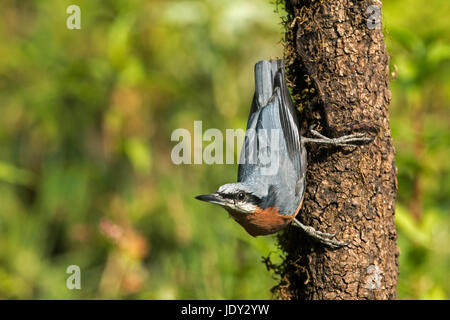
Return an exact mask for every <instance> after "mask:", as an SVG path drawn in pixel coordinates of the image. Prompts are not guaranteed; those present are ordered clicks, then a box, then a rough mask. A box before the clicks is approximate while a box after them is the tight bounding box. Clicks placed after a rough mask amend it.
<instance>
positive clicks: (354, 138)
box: [302, 126, 373, 147]
mask: <svg viewBox="0 0 450 320" xmlns="http://www.w3.org/2000/svg"><path fill="white" fill-rule="evenodd" d="M309 131H310V132H311V134H312V135H313V136H315V137H316V138H307V137H302V142H304V143H307V142H314V143H325V144H332V145H335V146H341V147H357V145H355V144H353V142H357V143H367V142H371V141H373V138H371V137H366V136H365V135H366V134H365V133H355V134H350V135H346V136H342V137H339V138H328V137H326V136H324V135H323V134H321V133H319V132H318V131H316V130H314V126H311V127H310V128H309Z"/></svg>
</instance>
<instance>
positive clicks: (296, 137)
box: [238, 60, 306, 191]
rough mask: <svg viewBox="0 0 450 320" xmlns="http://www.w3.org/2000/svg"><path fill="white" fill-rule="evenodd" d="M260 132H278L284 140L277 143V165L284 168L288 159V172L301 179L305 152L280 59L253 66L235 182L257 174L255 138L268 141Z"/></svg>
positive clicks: (261, 62) (257, 142) (256, 145)
mask: <svg viewBox="0 0 450 320" xmlns="http://www.w3.org/2000/svg"><path fill="white" fill-rule="evenodd" d="M261 129H266V130H267V129H277V130H281V132H280V133H281V134H280V135H279V140H280V141H281V140H283V141H281V142H282V143H280V144H279V152H280V159H279V160H280V162H279V163H280V164H282V165H285V164H286V160H285V159H284V158H285V157H286V156H288V157H289V159H290V165H292V166H293V170H292V171H290V172H291V173H292V172H294V175H295V179H296V180H299V179H301V178H304V175H305V171H306V150H305V149H304V147H303V146H302V144H301V136H300V126H299V123H298V119H297V116H296V111H295V107H294V104H293V102H292V99H291V97H290V95H289V91H288V89H287V86H286V80H285V75H284V63H283V60H271V61H260V62H258V63H257V64H256V65H255V95H254V98H253V102H252V108H251V111H250V115H249V119H248V123H247V133H246V137H245V140H244V144H243V147H242V151H241V159H240V165H239V170H238V181H245V180H246V179H248V178H250V177H254V176H255V175H257V174H259V173H260V172H257V173H255V169H256V168H257V167H258V166H257V165H256V164H255V160H257V159H255V157H256V158H257V156H258V153H260V151H261V150H259V149H258V148H259V147H260V144H261V143H260V139H255V136H257V137H263V138H264V134H265V135H267V137H268V138H269V140H267V141H268V142H269V141H270V138H271V135H270V134H267V133H265V132H264V131H261ZM255 130H256V134H255ZM263 140H264V139H263ZM297 189H298V188H297ZM302 191H303V190H302Z"/></svg>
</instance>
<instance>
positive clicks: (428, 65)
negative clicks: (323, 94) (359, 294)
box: [0, 0, 450, 299]
mask: <svg viewBox="0 0 450 320" xmlns="http://www.w3.org/2000/svg"><path fill="white" fill-rule="evenodd" d="M71 4H77V5H79V6H80V8H81V30H68V29H67V27H66V19H67V18H68V16H69V15H68V14H67V13H66V8H67V7H68V6H69V5H71ZM422 6H423V4H422V2H421V1H418V0H414V1H406V0H397V1H386V3H385V4H384V7H383V15H384V17H383V24H384V31H385V35H386V44H387V47H388V51H389V52H390V54H391V65H390V69H391V72H392V78H393V79H392V80H391V83H390V87H391V90H392V94H393V100H392V104H391V108H390V110H391V126H392V132H393V137H394V144H395V147H396V152H397V153H396V163H397V166H398V185H399V194H398V202H397V208H396V215H397V227H398V231H399V240H398V243H399V246H400V249H401V255H400V278H399V287H398V291H399V298H400V299H408V298H409V299H429V298H431V299H448V298H449V297H450V281H449V272H448V270H450V249H449V244H450V232H449V228H450V217H449V211H450V201H449V195H450V183H449V182H450V161H449V155H450V154H449V151H450V150H449V148H450V132H449V130H448V128H449V126H450V112H449V111H450V106H449V103H448V102H449V101H450V76H449V74H450V72H449V71H450V69H449V66H450V45H449V43H450V42H449V38H450V31H449V30H450V23H449V22H448V19H447V16H448V13H449V4H448V2H447V1H439V0H431V1H428V2H427V5H426V8H423V7H422ZM418 7H420V8H421V9H420V10H417V8H418ZM0 11H1V12H2V19H1V20H0V39H1V41H0V57H1V59H0V299H11V298H27V299H36V298H37V299H53V298H61V299H74V298H82V299H92V298H95V299H104V298H113V299H115V298H136V299H189V298H191V299H224V298H229V299H233V298H234V299H267V298H271V297H272V296H271V293H270V289H271V288H272V287H273V286H274V285H276V284H277V281H276V279H273V278H272V275H271V274H270V273H269V272H268V271H267V270H266V267H265V265H264V264H263V263H261V259H262V257H267V256H268V255H270V257H271V259H272V260H273V261H274V262H277V261H279V259H280V257H279V252H278V250H277V247H276V240H275V237H274V236H269V237H259V238H252V237H250V236H249V235H247V234H246V233H245V232H244V231H243V230H242V228H241V227H240V226H239V225H237V224H236V223H234V222H232V221H231V220H230V219H229V218H228V215H227V214H226V212H225V211H223V210H222V209H220V208H215V207H213V206H210V205H207V204H204V203H200V202H199V201H196V200H195V199H194V196H195V195H198V194H202V193H206V192H211V191H214V190H215V189H216V188H217V187H218V186H219V185H221V184H224V183H227V182H233V181H235V179H236V172H237V165H236V164H234V165H232V164H229V165H206V164H203V165H194V164H193V165H179V166H177V165H174V164H173V163H172V161H171V150H172V148H173V146H174V145H175V144H176V142H172V141H171V133H172V132H173V130H174V129H176V128H186V129H188V130H189V131H191V132H193V127H194V121H195V120H202V121H203V131H205V130H206V129H208V128H218V129H220V130H221V131H222V132H225V129H226V128H234V129H238V128H241V129H242V128H245V125H246V120H247V116H248V110H249V107H250V102H251V98H252V94H253V65H254V63H255V62H257V61H258V60H261V59H268V58H271V57H282V52H283V48H282V43H281V42H280V41H281V39H282V37H283V26H282V25H281V23H280V21H281V19H280V16H282V15H283V12H282V9H281V8H279V11H277V10H276V5H275V4H273V3H270V2H269V1H263V0H251V1H241V0H198V1H167V0H164V1H163V0H153V1H144V0H133V1H125V0H108V1H88V0H84V1H83V0H79V1H66V0H63V1H62V0H47V1H18V0H16V1H13V0H4V1H2V2H1V3H0ZM446 13H447V14H446ZM69 265H78V266H80V268H81V270H82V289H81V290H68V289H67V288H66V279H67V277H68V274H66V269H67V267H68V266H69Z"/></svg>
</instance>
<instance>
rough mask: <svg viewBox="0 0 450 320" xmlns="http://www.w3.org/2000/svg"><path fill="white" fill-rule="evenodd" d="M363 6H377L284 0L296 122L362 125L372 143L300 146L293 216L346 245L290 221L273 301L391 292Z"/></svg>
mask: <svg viewBox="0 0 450 320" xmlns="http://www.w3.org/2000/svg"><path fill="white" fill-rule="evenodd" d="M372 4H375V5H377V6H378V8H380V7H381V2H376V1H373V0H362V1H354V0H353V1H352V0H333V1H313V0H286V11H287V12H288V16H287V19H286V21H285V23H286V27H287V32H286V40H285V60H286V66H287V77H288V80H289V82H290V83H291V85H292V87H293V97H294V99H295V101H296V103H298V107H299V110H300V111H301V117H302V119H303V126H304V127H305V128H307V127H308V126H309V125H312V124H315V125H316V129H317V130H318V131H319V132H321V133H322V134H324V135H327V136H329V137H330V136H331V137H337V136H341V135H344V134H350V133H357V132H366V133H367V134H368V135H370V136H371V137H373V138H374V141H373V142H371V143H368V144H365V145H361V146H359V147H357V148H351V147H339V148H330V147H323V146H319V145H308V146H307V148H308V171H307V177H306V184H307V187H306V192H305V198H304V202H303V208H302V209H301V211H300V213H299V215H298V218H299V219H300V221H302V222H303V223H304V224H306V225H309V226H312V227H314V228H315V229H316V230H319V231H323V232H328V233H335V234H336V239H337V240H339V241H346V242H349V243H350V245H349V246H348V247H344V248H342V249H333V250H331V249H328V248H324V247H323V245H320V244H318V243H316V242H314V241H311V240H310V239H309V238H308V237H307V236H305V235H304V234H303V233H302V232H300V230H299V229H297V228H295V227H290V228H289V229H287V230H286V231H285V232H284V233H281V234H280V235H279V238H278V241H279V244H280V246H281V248H282V250H283V251H284V252H285V256H284V261H283V263H282V265H281V266H278V267H277V272H278V274H279V275H280V276H281V281H280V284H279V286H278V287H277V289H278V290H277V291H278V294H279V296H280V298H281V299H395V298H396V297H397V295H396V284H397V275H398V261H397V258H398V249H397V246H396V238H397V234H396V229H395V224H394V212H395V199H396V193H397V182H396V167H395V162H394V147H393V145H392V139H391V131H390V127H389V117H388V106H389V102H390V100H391V92H390V90H389V88H388V74H389V56H388V54H387V52H386V47H385V44H384V37H383V32H382V29H381V22H379V20H377V14H376V13H377V8H375V11H374V10H373V9H369V10H368V7H369V6H370V5H372ZM378 10H379V11H378V12H381V10H380V9H378ZM380 16H381V14H380Z"/></svg>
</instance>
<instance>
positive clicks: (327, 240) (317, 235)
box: [293, 218, 348, 249]
mask: <svg viewBox="0 0 450 320" xmlns="http://www.w3.org/2000/svg"><path fill="white" fill-rule="evenodd" d="M293 222H294V225H295V226H297V227H299V228H301V229H302V230H303V231H304V232H305V233H306V234H308V235H309V236H310V237H312V238H314V239H315V240H317V241H319V242H320V243H322V244H324V245H327V246H329V247H331V248H335V249H337V248H342V247H345V246H348V243H346V242H339V241H337V240H333V238H334V237H335V234H333V233H325V232H320V231H317V230H315V229H314V228H313V227H309V226H305V225H304V224H303V223H301V222H300V221H298V220H297V219H296V218H294V220H293Z"/></svg>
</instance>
